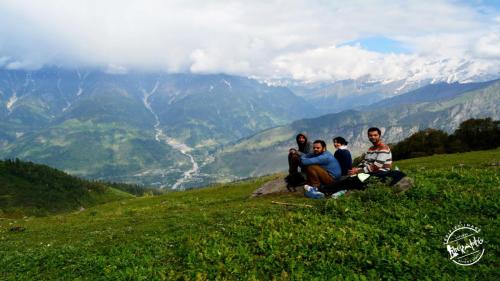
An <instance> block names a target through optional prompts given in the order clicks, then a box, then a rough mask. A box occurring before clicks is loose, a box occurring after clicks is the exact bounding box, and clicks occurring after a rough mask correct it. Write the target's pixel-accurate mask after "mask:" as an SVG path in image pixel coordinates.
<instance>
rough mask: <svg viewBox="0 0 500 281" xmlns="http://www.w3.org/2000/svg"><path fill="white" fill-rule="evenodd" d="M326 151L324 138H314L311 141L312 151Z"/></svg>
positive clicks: (316, 152)
mask: <svg viewBox="0 0 500 281" xmlns="http://www.w3.org/2000/svg"><path fill="white" fill-rule="evenodd" d="M325 151H326V142H325V141H324V140H315V141H314V142H313V153H314V154H321V153H323V152H325Z"/></svg>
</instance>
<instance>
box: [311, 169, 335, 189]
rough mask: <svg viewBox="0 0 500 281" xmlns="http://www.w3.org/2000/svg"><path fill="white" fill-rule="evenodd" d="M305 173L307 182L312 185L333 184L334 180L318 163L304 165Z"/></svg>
mask: <svg viewBox="0 0 500 281" xmlns="http://www.w3.org/2000/svg"><path fill="white" fill-rule="evenodd" d="M305 170H306V175H307V180H306V182H307V184H308V185H310V186H314V187H320V186H321V185H322V184H323V185H330V184H333V182H334V180H333V178H332V177H331V176H330V174H328V172H327V171H326V170H325V169H323V168H321V167H320V166H319V165H311V166H307V167H305Z"/></svg>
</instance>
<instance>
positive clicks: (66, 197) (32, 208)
mask: <svg viewBox="0 0 500 281" xmlns="http://www.w3.org/2000/svg"><path fill="white" fill-rule="evenodd" d="M130 197H133V195H131V194H129V193H126V192H123V191H120V190H118V189H115V188H111V187H108V186H105V185H104V184H102V183H97V182H89V181H86V180H82V179H78V178H75V177H73V176H69V175H67V174H65V173H63V172H61V171H58V170H56V169H53V168H50V167H48V166H45V165H38V164H34V163H31V162H23V161H18V160H17V161H10V160H7V161H0V217H1V216H8V217H22V216H24V215H47V214H51V213H61V212H67V211H72V210H77V209H79V208H80V207H85V208H86V207H90V206H93V205H96V204H102V203H106V202H110V201H115V200H119V199H124V198H130Z"/></svg>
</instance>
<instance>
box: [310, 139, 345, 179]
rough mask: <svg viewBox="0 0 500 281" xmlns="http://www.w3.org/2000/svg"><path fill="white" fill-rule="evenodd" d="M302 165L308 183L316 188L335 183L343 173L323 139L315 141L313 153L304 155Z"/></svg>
mask: <svg viewBox="0 0 500 281" xmlns="http://www.w3.org/2000/svg"><path fill="white" fill-rule="evenodd" d="M300 166H301V167H302V169H303V170H305V172H306V175H307V184H308V185H310V186H313V187H316V188H319V187H321V186H322V185H329V184H332V183H334V182H335V181H337V180H338V179H339V178H340V176H341V174H342V170H341V168H340V164H339V162H338V161H337V159H335V157H334V156H333V154H332V153H330V151H327V150H326V143H325V141H323V140H316V141H314V142H313V153H308V154H305V155H302V156H301V157H300Z"/></svg>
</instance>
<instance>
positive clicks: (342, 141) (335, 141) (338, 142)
mask: <svg viewBox="0 0 500 281" xmlns="http://www.w3.org/2000/svg"><path fill="white" fill-rule="evenodd" d="M343 145H347V141H346V140H345V139H344V138H343V137H336V138H333V146H335V148H339V147H341V146H343Z"/></svg>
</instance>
